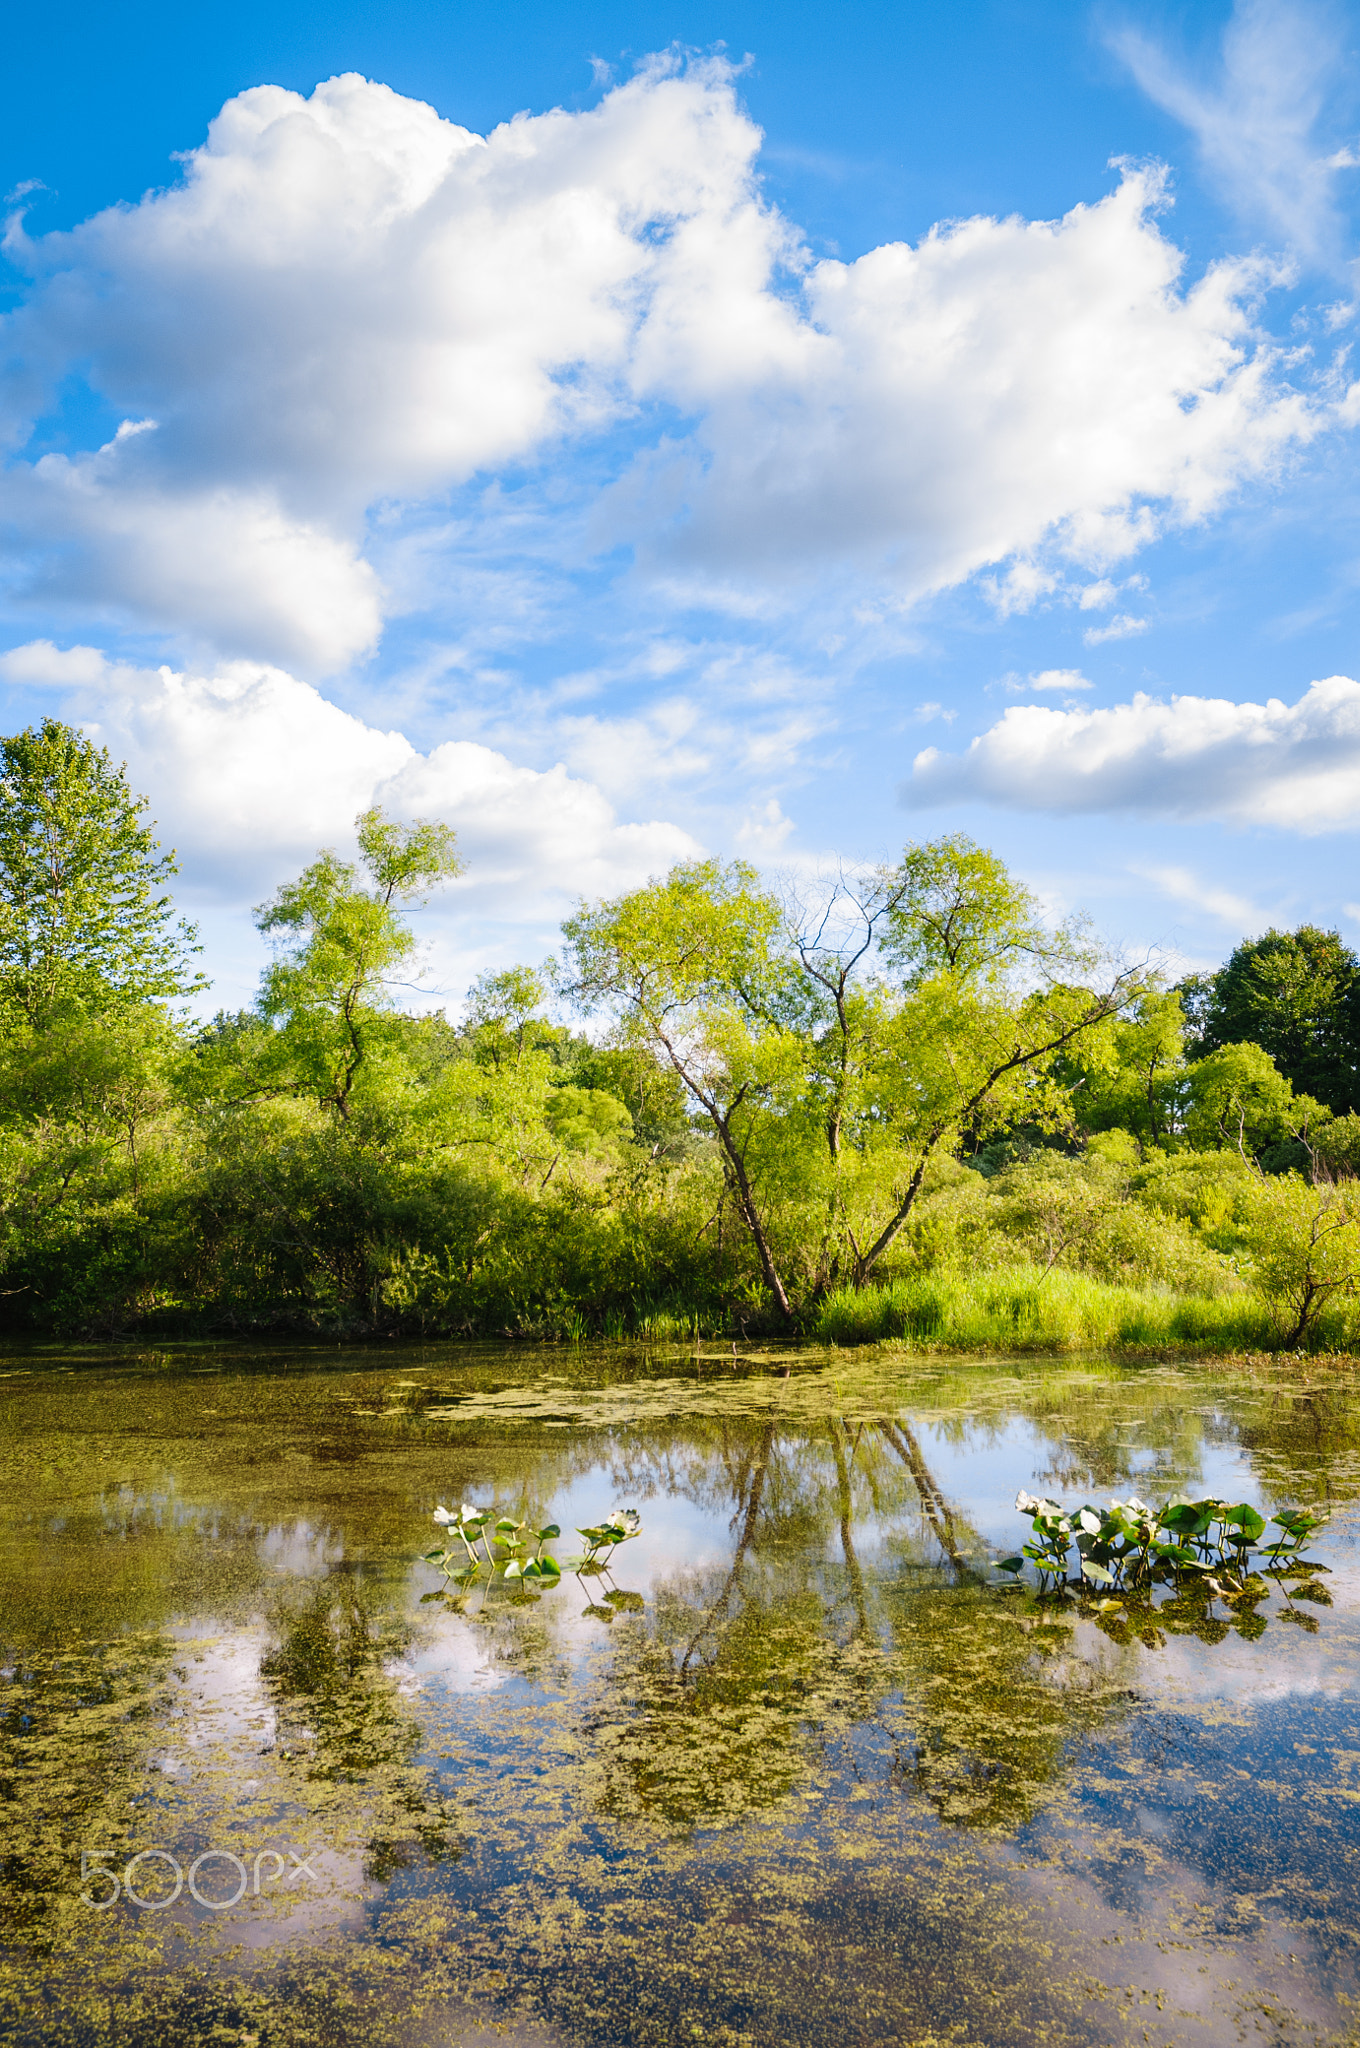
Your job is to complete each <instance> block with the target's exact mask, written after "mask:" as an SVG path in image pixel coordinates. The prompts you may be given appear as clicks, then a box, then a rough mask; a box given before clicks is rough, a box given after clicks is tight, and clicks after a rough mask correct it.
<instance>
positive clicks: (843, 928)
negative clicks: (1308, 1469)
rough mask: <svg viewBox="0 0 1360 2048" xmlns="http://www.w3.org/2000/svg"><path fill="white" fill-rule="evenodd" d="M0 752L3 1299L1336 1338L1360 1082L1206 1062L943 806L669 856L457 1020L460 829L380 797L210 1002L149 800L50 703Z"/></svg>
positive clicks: (147, 1308)
mask: <svg viewBox="0 0 1360 2048" xmlns="http://www.w3.org/2000/svg"><path fill="white" fill-rule="evenodd" d="M3 744H4V747H5V748H6V749H7V751H6V754H5V760H6V762H7V763H8V769H9V780H8V781H7V782H5V784H4V797H5V807H4V809H3V816H2V817H0V828H3V829H0V911H3V909H4V903H5V902H8V903H9V905H10V908H9V911H8V912H7V913H5V915H7V916H8V920H9V921H8V923H7V924H4V926H3V932H0V940H3V941H4V943H10V953H9V954H8V955H5V953H4V944H3V943H0V1260H2V1261H3V1266H2V1267H0V1314H3V1315H4V1316H5V1318H6V1319H7V1321H8V1323H9V1326H10V1327H11V1328H18V1329H26V1330H63V1331H82V1332H89V1333H96V1332H106V1331H108V1332H112V1331H117V1330H120V1329H132V1328H165V1329H173V1328H176V1327H184V1326H186V1325H193V1326H196V1327H202V1326H204V1325H205V1324H206V1325H207V1326H208V1327H216V1328H220V1329H227V1330H233V1331H247V1330H275V1331H284V1330H296V1331H299V1332H304V1331H308V1332H310V1331H326V1332H346V1331H348V1332H355V1333H358V1332H360V1331H379V1330H382V1331H405V1332H410V1333H412V1334H424V1333H435V1332H443V1333H450V1334H465V1335H471V1334H474V1333H486V1334H496V1335H501V1334H505V1335H548V1334H551V1335H555V1336H563V1337H572V1338H574V1337H584V1336H587V1335H594V1334H599V1335H618V1336H623V1335H627V1334H633V1333H637V1332H643V1331H647V1332H653V1333H657V1334H668V1335H679V1334H682V1333H683V1334H687V1335H692V1334H697V1332H698V1331H699V1330H700V1329H706V1330H710V1331H711V1330H716V1329H726V1330H729V1331H738V1332H742V1333H754V1332H757V1331H765V1330H770V1329H775V1328H778V1329H780V1330H782V1331H783V1332H784V1333H786V1334H789V1335H794V1334H798V1333H802V1332H810V1331H813V1330H820V1331H822V1332H823V1333H825V1334H829V1335H833V1336H835V1337H836V1340H837V1341H846V1342H849V1341H860V1340H862V1339H863V1338H864V1337H866V1336H873V1335H880V1336H884V1335H886V1336H892V1335H908V1336H912V1337H915V1338H917V1339H919V1340H921V1341H948V1342H956V1341H958V1342H968V1341H994V1340H995V1336H996V1333H997V1332H1004V1333H1005V1335H1006V1339H1007V1341H1012V1342H1016V1343H1026V1344H1028V1343H1036V1344H1037V1343H1039V1342H1052V1343H1055V1344H1060V1345H1061V1344H1065V1343H1069V1342H1077V1341H1092V1340H1093V1339H1092V1333H1093V1332H1095V1331H1097V1330H1099V1331H1107V1332H1110V1333H1112V1334H1111V1336H1110V1338H1109V1341H1120V1342H1124V1341H1129V1342H1142V1341H1147V1342H1155V1341H1163V1340H1168V1339H1167V1333H1168V1332H1171V1331H1172V1330H1173V1326H1174V1331H1175V1332H1176V1333H1179V1334H1178V1335H1173V1336H1172V1337H1171V1338H1170V1339H1169V1341H1181V1340H1182V1338H1184V1339H1186V1340H1188V1338H1189V1336H1190V1333H1191V1332H1192V1331H1193V1332H1198V1333H1200V1334H1206V1333H1214V1341H1218V1340H1219V1338H1223V1339H1225V1340H1226V1334H1227V1332H1228V1331H1229V1328H1230V1327H1231V1329H1232V1330H1234V1331H1237V1332H1238V1333H1239V1337H1241V1336H1242V1335H1243V1333H1245V1332H1247V1331H1248V1330H1250V1331H1253V1332H1256V1333H1257V1334H1258V1335H1259V1333H1260V1331H1261V1330H1262V1329H1264V1331H1265V1332H1266V1334H1267V1335H1269V1334H1270V1333H1271V1332H1272V1331H1273V1333H1274V1337H1275V1339H1276V1341H1290V1342H1294V1343H1301V1342H1307V1343H1316V1342H1335V1341H1337V1340H1338V1337H1339V1336H1340V1335H1341V1334H1342V1333H1344V1332H1345V1331H1348V1330H1349V1327H1350V1326H1349V1322H1348V1320H1347V1318H1348V1317H1349V1316H1350V1315H1351V1307H1350V1304H1351V1301H1352V1298H1353V1296H1354V1295H1355V1293H1356V1289H1355V1288H1354V1286H1353V1284H1352V1270H1351V1263H1350V1251H1349V1246H1350V1243H1351V1225H1350V1223H1349V1221H1345V1220H1339V1219H1341V1218H1342V1212H1343V1211H1344V1212H1345V1216H1346V1217H1348V1216H1349V1210H1348V1208H1347V1207H1346V1200H1345V1199H1344V1198H1343V1194H1342V1193H1338V1194H1337V1195H1336V1196H1335V1197H1333V1196H1330V1195H1319V1196H1318V1198H1317V1200H1316V1201H1315V1202H1314V1204H1313V1208H1312V1210H1310V1209H1309V1207H1308V1204H1309V1201H1310V1200H1311V1199H1312V1196H1311V1194H1305V1192H1304V1190H1305V1189H1308V1188H1309V1187H1310V1183H1311V1182H1312V1181H1313V1180H1314V1179H1316V1180H1318V1181H1319V1182H1320V1183H1321V1182H1326V1181H1328V1180H1329V1179H1336V1180H1338V1182H1341V1183H1344V1182H1345V1180H1346V1177H1347V1176H1348V1175H1350V1174H1351V1173H1352V1172H1353V1171H1354V1170H1355V1166H1356V1164H1357V1163H1360V1138H1358V1137H1357V1136H1356V1130H1360V1117H1356V1116H1353V1115H1348V1116H1335V1115H1333V1114H1332V1112H1331V1111H1330V1110H1328V1109H1327V1108H1326V1107H1325V1105H1324V1104H1323V1103H1321V1102H1319V1101H1314V1100H1312V1099H1311V1098H1309V1097H1308V1096H1305V1095H1300V1094H1299V1093H1298V1092H1296V1090H1295V1089H1294V1088H1293V1087H1292V1086H1291V1083H1290V1081H1289V1079H1288V1078H1287V1076H1286V1075H1285V1074H1284V1073H1282V1072H1281V1071H1280V1069H1279V1067H1278V1066H1277V1065H1276V1064H1275V1063H1274V1062H1273V1061H1272V1059H1271V1057H1270V1055H1269V1053H1268V1051H1267V1050H1266V1049H1264V1047H1263V1046H1262V1045H1258V1044H1254V1043H1250V1042H1242V1043H1237V1042H1234V1043H1231V1044H1225V1045H1223V1046H1221V1047H1219V1048H1217V1049H1215V1050H1211V1051H1209V1052H1208V1053H1206V1054H1205V1055H1204V1056H1203V1057H1201V1058H1199V1059H1190V1058H1188V1057H1187V1053H1186V1044H1185V1039H1184V1018H1183V1013H1182V1007H1181V1002H1180V1001H1179V1000H1178V999H1177V997H1176V996H1174V995H1171V994H1168V993H1167V992H1165V991H1164V990H1163V989H1162V988H1161V987H1160V986H1159V985H1158V984H1157V983H1156V981H1155V979H1154V978H1151V977H1149V976H1147V975H1145V974H1141V973H1130V972H1128V971H1119V972H1115V971H1113V970H1112V969H1111V967H1110V966H1109V965H1108V963H1103V962H1102V959H1101V957H1100V954H1099V949H1098V948H1097V947H1095V946H1094V944H1093V943H1092V941H1091V940H1090V937H1089V935H1088V934H1087V932H1086V931H1085V929H1084V928H1083V927H1082V926H1081V925H1080V924H1079V923H1068V924H1066V925H1062V926H1059V927H1056V928H1053V927H1050V926H1048V925H1046V924H1045V923H1044V921H1043V920H1042V919H1041V918H1040V916H1039V914H1038V909H1037V906H1036V904H1035V901H1034V899H1033V897H1032V896H1031V894H1030V893H1029V892H1028V891H1027V890H1026V889H1025V887H1024V886H1023V884H1021V883H1020V882H1019V881H1017V880H1016V878H1015V877H1013V876H1012V875H1010V874H1009V873H1008V871H1007V870H1006V868H1005V867H1004V865H1003V864H1002V863H1001V862H1000V861H998V860H997V858H996V856H995V855H993V854H991V853H989V852H988V851H987V850H986V849H985V848H982V847H979V846H977V845H975V844H974V843H973V842H972V841H971V840H969V839H967V838H965V837H963V836H962V835H958V834H955V835H952V836H949V837H947V838H943V839H939V840H936V841H932V842H928V843H925V844H920V845H914V846H908V847H907V848H906V849H905V851H904V853H903V856H902V858H901V860H900V861H899V862H898V863H897V864H896V865H894V866H891V867H884V868H881V869H878V870H876V871H873V872H860V873H857V874H848V873H842V874H841V875H839V876H838V877H837V878H836V879H835V880H834V881H833V882H831V883H829V884H828V885H827V886H825V887H824V888H822V889H821V890H820V891H819V893H817V895H816V896H815V898H814V899H813V900H811V901H809V902H799V901H797V900H788V901H784V900H781V899H778V898H777V897H776V896H775V895H773V894H772V893H771V892H770V890H769V889H767V888H766V887H765V886H764V885H763V884H762V882H761V880H760V878H759V877H758V876H757V874H756V873H755V871H754V870H753V869H751V868H749V867H745V866H743V865H742V864H740V863H735V864H729V865H723V864H722V863H719V862H713V861H708V862H691V863H686V864H682V865H681V866H680V867H677V868H676V869H675V870H674V871H673V872H672V873H671V874H670V875H668V876H667V877H665V878H664V879H662V880H659V881H656V882H653V883H651V884H649V885H648V886H647V887H646V888H643V889H637V890H633V891H631V892H629V893H628V894H627V895H625V896H622V897H619V898H617V899H616V900H614V901H612V902H607V903H600V904H596V905H594V906H582V908H581V910H580V911H579V913H578V914H577V915H576V916H575V917H573V918H571V919H569V920H568V922H567V925H566V927H565V939H566V949H565V955H564V962H563V964H562V966H561V967H557V966H554V965H552V964H551V963H550V964H549V966H547V967H545V968H543V969H537V968H532V967H527V966H517V967H512V968H509V969H505V970H500V971H498V972H495V973H492V974H487V975H483V976H482V977H480V978H479V980H478V981H477V982H476V983H475V984H474V986H473V988H472V989H471V990H470V991H469V995H468V1001H467V1006H466V1010H465V1012H464V1014H463V1016H462V1019H461V1021H457V1020H453V1019H451V1018H450V1017H449V1016H446V1015H445V1014H444V1013H443V1012H442V1011H441V1012H438V1013H434V1014H425V1015H412V1014H410V1012H409V1009H408V1007H407V1004H408V1001H409V998H408V995H407V991H408V990H409V989H410V987H411V986H412V985H413V983H414V982H416V981H417V980H418V979H419V975H420V963H419V959H418V948H417V944H416V938H415V933H414V931H413V929H412V925H411V921H410V916H409V913H410V911H411V910H412V909H413V908H414V907H415V906H416V905H417V904H418V903H419V902H420V901H421V900H422V898H423V897H424V896H425V895H426V894H427V893H428V892H429V891H430V890H432V889H435V888H437V887H439V886H441V885H442V884H444V883H446V882H447V881H449V880H450V879H451V878H452V877H453V876H455V875H456V874H457V872H458V870H459V860H458V856H457V852H456V847H455V842H454V835H453V833H452V831H451V829H450V828H449V827H448V826H447V825H445V824H443V823H440V822H438V821H434V822H431V821H425V822H421V821H416V822H414V823H401V822H397V821H394V820H392V819H390V818H388V817H386V816H385V815H384V814H383V812H382V811H381V810H378V809H373V810H370V811H368V812H365V813H364V814H363V815H362V816H361V817H360V818H359V819H358V820H356V837H357V842H358V850H357V857H356V858H354V859H352V860H351V859H344V858H341V856H340V855H338V854H337V853H335V852H333V851H323V852H322V853H320V854H319V855H318V856H317V858H316V859H315V860H314V861H312V862H311V863H309V865H308V866H307V867H306V868H305V869H304V871H303V872H302V874H301V875H299V876H298V877H297V878H296V879H295V880H293V881H292V882H289V883H287V884H286V885H285V886H283V887H282V888H280V889H279V890H278V891H277V892H276V893H275V895H274V896H273V897H272V899H271V900H270V901H269V902H268V903H267V904H266V905H264V906H262V908H261V909H260V911H259V913H258V922H259V924H260V928H261V930H262V931H263V932H264V933H265V934H266V936H268V937H269V938H270V939H271V940H272V941H273V942H274V946H275V954H274V958H273V959H272V961H271V962H270V964H269V966H268V967H267V968H266V971H265V973H264V976H263V978H262V981H261V986H260V991H259V995H258V997H257V999H256V1001H255V1003H254V1004H253V1005H252V1006H251V1007H250V1008H248V1009H246V1010H243V1011H240V1012H238V1013H236V1014H235V1015H226V1014H220V1015H219V1016H218V1017H216V1018H215V1019H214V1020H213V1021H212V1023H211V1024H209V1025H207V1026H203V1027H199V1028H198V1029H196V1030H192V1031H191V1030H190V1029H189V1028H188V1027H187V1026H186V1025H185V1024H184V1022H183V1021H182V1020H178V1019H177V1018H176V1017H175V1016H174V1015H173V1013H172V1012H171V1011H170V1010H169V1009H167V1008H166V1007H165V1002H164V999H165V998H166V997H168V996H169V995H171V994H174V993H176V992H182V991H183V990H184V989H185V988H186V987H187V986H188V984H187V982H186V981H185V980H184V964H183V953H182V950H177V949H182V946H183V945H185V944H187V943H188V938H189V935H188V934H187V932H186V931H185V930H184V929H183V928H179V927H175V926H174V925H173V922H172V918H171V909H170V905H169V901H168V898H167V897H165V896H164V895H163V894H162V893H159V892H160V890H161V887H162V884H163V881H164V877H165V875H166V874H168V872H169V869H170V863H169V862H168V860H167V859H166V858H165V857H162V856H160V855H159V853H158V851H157V849H156V848H155V845H154V842H153V841H152V839H151V837H150V833H149V829H148V828H147V827H146V826H145V825H144V823H143V822H142V820H141V811H142V805H141V803H140V800H138V799H136V798H135V797H133V796H132V795H131V793H130V792H129V791H128V790H127V788H126V785H125V783H124V781H123V779H122V777H121V775H119V774H118V773H116V772H115V771H114V770H113V768H112V766H111V765H110V764H109V762H108V760H107V757H106V756H104V755H103V754H101V753H100V752H99V750H98V749H96V748H93V747H92V746H91V745H90V744H89V743H88V742H87V741H85V740H84V739H83V738H82V737H81V736H80V735H77V734H72V733H70V732H69V731H68V730H67V729H66V728H64V727H60V726H57V725H55V724H54V723H53V722H51V721H49V722H48V724H47V725H46V726H44V727H43V728H42V729H41V731H39V732H30V733H27V734H21V735H19V736H18V737H17V738H16V739H14V740H12V741H8V742H4V743H3ZM6 835H7V836H6ZM6 863H7V865H6ZM6 875H7V876H8V880H7V881H6V880H5V876H6ZM6 888H7V889H8V890H9V896H8V897H7V898H6V897H5V896H4V890H5V889H6ZM0 922H3V920H0ZM5 933H7V934H8V940H4V934H5ZM6 958H8V961H9V966H8V968H7V969H6V968H5V966H4V962H5V960H6ZM1225 971H1226V970H1225ZM6 972H7V973H8V974H9V980H8V982H7V983H6V982H5V981H4V974H5V973H6ZM1338 986H1339V984H1338ZM6 989H7V990H8V993H7V994H6ZM564 996H565V997H567V998H568V999H569V1000H573V1001H574V1002H575V1003H576V1004H577V1005H578V1008H584V1009H586V1010H587V1011H589V1010H592V1009H593V1010H594V1011H595V1012H596V1013H597V1014H598V1016H599V1017H600V1018H601V1020H602V1021H603V1023H604V1025H605V1027H606V1028H605V1030H604V1032H600V1031H598V1030H595V1032H594V1035H587V1033H586V1032H585V1031H583V1030H582V1029H580V1028H578V1026H579V1022H580V1020H579V1018H576V1019H572V1020H571V1021H562V1019H561V1017H560V1016H554V1015H553V1014H552V1006H553V1004H554V1002H556V1001H558V1000H559V999H561V998H562V997H564ZM1205 1001H1206V1002H1207V1001H1208V998H1207V997H1206V998H1205ZM1352 1124H1354V1125H1355V1126H1356V1130H1353V1129H1352V1128H1351V1126H1352ZM964 1162H967V1166H969V1167H972V1168H975V1169H976V1170H975V1171H969V1170H966V1167H965V1164H964ZM1262 1167H1264V1168H1266V1169H1268V1172H1267V1174H1266V1175H1264V1176H1263V1174H1262V1172H1261V1170H1260V1169H1261V1168H1262ZM1299 1169H1301V1171H1299ZM1291 1170H1294V1171H1293V1177H1292V1178H1291ZM1271 1187H1274V1188H1275V1189H1276V1192H1275V1193H1274V1194H1273V1195H1272V1193H1271V1192H1270V1189H1271ZM1272 1202H1273V1203H1274V1204H1275V1208H1274V1209H1272V1206H1271V1205H1272ZM1276 1210H1278V1217H1276ZM1272 1218H1275V1219H1276V1220H1275V1221H1272V1220H1271V1219H1272ZM1277 1223H1278V1227H1277ZM1305 1238H1307V1242H1306V1243H1305V1241H1304V1240H1305ZM990 1276H995V1278H994V1279H993V1278H992V1277H990ZM926 1281H929V1283H930V1284H929V1285H926V1286H923V1287H921V1286H918V1282H921V1283H924V1282H926ZM1078 1282H1080V1283H1081V1286H1078ZM1083 1288H1085V1290H1086V1291H1085V1292H1083V1291H1082V1289H1083ZM1102 1289H1104V1290H1105V1292H1103V1293H1102V1292H1101V1290H1102ZM1092 1290H1094V1291H1092ZM1079 1295H1080V1301H1079V1300H1078V1296H1079ZM1134 1331H1138V1332H1142V1333H1144V1334H1142V1335H1130V1332H1134ZM965 1332H966V1333H971V1334H968V1335H965V1334H964V1333H965ZM979 1333H980V1334H979ZM1044 1333H1046V1334H1044ZM1098 1341H1106V1340H1105V1339H1104V1338H1101V1339H1099V1340H1098Z"/></svg>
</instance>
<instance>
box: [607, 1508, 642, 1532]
mask: <svg viewBox="0 0 1360 2048" xmlns="http://www.w3.org/2000/svg"><path fill="white" fill-rule="evenodd" d="M609 1519H610V1521H611V1522H612V1523H613V1524H614V1526H615V1528H618V1527H619V1526H620V1525H622V1527H623V1528H625V1529H626V1530H627V1531H628V1534H629V1535H630V1536H636V1535H637V1532H638V1530H639V1529H640V1528H641V1527H642V1517H641V1515H640V1514H639V1513H638V1511H637V1509H636V1508H615V1509H614V1510H613V1512H612V1513H611V1515H610V1517H609Z"/></svg>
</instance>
